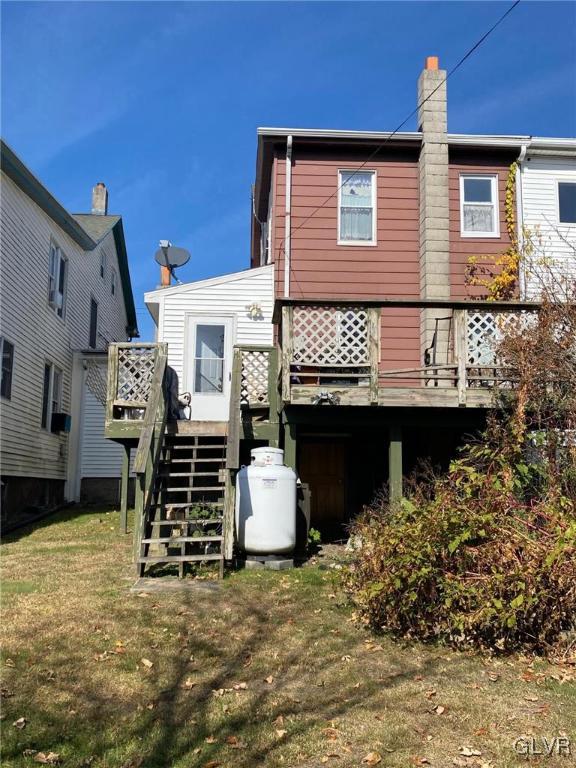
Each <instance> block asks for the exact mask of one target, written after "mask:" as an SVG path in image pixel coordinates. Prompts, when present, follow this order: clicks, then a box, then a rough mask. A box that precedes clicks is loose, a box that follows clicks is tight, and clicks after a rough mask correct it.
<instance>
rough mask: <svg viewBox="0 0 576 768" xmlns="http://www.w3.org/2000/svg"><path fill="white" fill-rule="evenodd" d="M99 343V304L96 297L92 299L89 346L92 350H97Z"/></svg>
mask: <svg viewBox="0 0 576 768" xmlns="http://www.w3.org/2000/svg"><path fill="white" fill-rule="evenodd" d="M97 341H98V302H97V301H96V299H95V298H94V297H92V298H91V299H90V332H89V338H88V346H89V347H90V349H96V343H97Z"/></svg>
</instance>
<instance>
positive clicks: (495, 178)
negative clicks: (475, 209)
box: [460, 173, 500, 239]
mask: <svg viewBox="0 0 576 768" xmlns="http://www.w3.org/2000/svg"><path fill="white" fill-rule="evenodd" d="M465 179H482V180H484V179H490V181H491V183H492V203H490V205H492V207H493V208H494V225H495V230H494V232H466V231H465V230H464V180H465ZM470 205H486V206H488V203H470ZM460 237H466V238H476V239H482V238H487V237H490V238H499V237H500V201H499V199H498V174H497V173H461V174H460Z"/></svg>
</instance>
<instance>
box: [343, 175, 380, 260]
mask: <svg viewBox="0 0 576 768" xmlns="http://www.w3.org/2000/svg"><path fill="white" fill-rule="evenodd" d="M338 244H339V245H376V172H375V171H338Z"/></svg>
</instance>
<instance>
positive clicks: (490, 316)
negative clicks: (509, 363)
mask: <svg viewBox="0 0 576 768" xmlns="http://www.w3.org/2000/svg"><path fill="white" fill-rule="evenodd" d="M532 317H533V313H532V312H497V311H495V312H468V322H467V327H466V340H467V346H468V360H467V364H468V365H472V366H477V367H479V368H484V367H490V366H495V365H498V360H497V357H496V352H497V348H498V344H499V343H500V342H501V341H502V339H503V337H504V335H505V333H506V332H508V331H512V332H513V331H514V330H516V329H520V328H523V327H526V326H527V325H528V323H529V322H530V320H531V318H532Z"/></svg>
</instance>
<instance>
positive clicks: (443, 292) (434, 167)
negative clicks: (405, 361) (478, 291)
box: [418, 56, 450, 365]
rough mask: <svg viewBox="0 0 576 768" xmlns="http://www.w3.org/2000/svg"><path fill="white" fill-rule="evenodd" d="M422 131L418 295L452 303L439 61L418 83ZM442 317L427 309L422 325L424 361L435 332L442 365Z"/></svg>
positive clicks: (445, 338) (429, 63)
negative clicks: (448, 300) (449, 300)
mask: <svg viewBox="0 0 576 768" xmlns="http://www.w3.org/2000/svg"><path fill="white" fill-rule="evenodd" d="M418 126H419V130H420V131H421V132H422V149H421V151H420V159H419V175H420V294H421V297H422V298H423V299H449V298H450V243H449V219H448V215H449V212H448V137H447V134H446V131H447V107H446V71H445V70H442V69H439V68H438V57H437V56H428V58H427V59H426V64H425V68H424V70H423V71H422V73H421V74H420V77H419V79H418ZM440 317H446V311H445V310H424V311H423V312H422V321H421V344H422V356H423V357H424V350H426V349H427V348H429V347H430V345H431V344H432V342H433V341H434V332H435V331H436V330H437V331H438V332H437V334H436V339H435V341H436V348H435V353H436V362H437V363H438V364H439V365H441V364H442V363H445V362H448V360H447V354H448V346H447V345H448V324H447V323H446V322H438V323H437V319H438V318H440ZM437 326H438V327H437ZM443 326H446V327H445V328H444V327H443ZM432 352H433V353H434V350H432Z"/></svg>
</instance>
